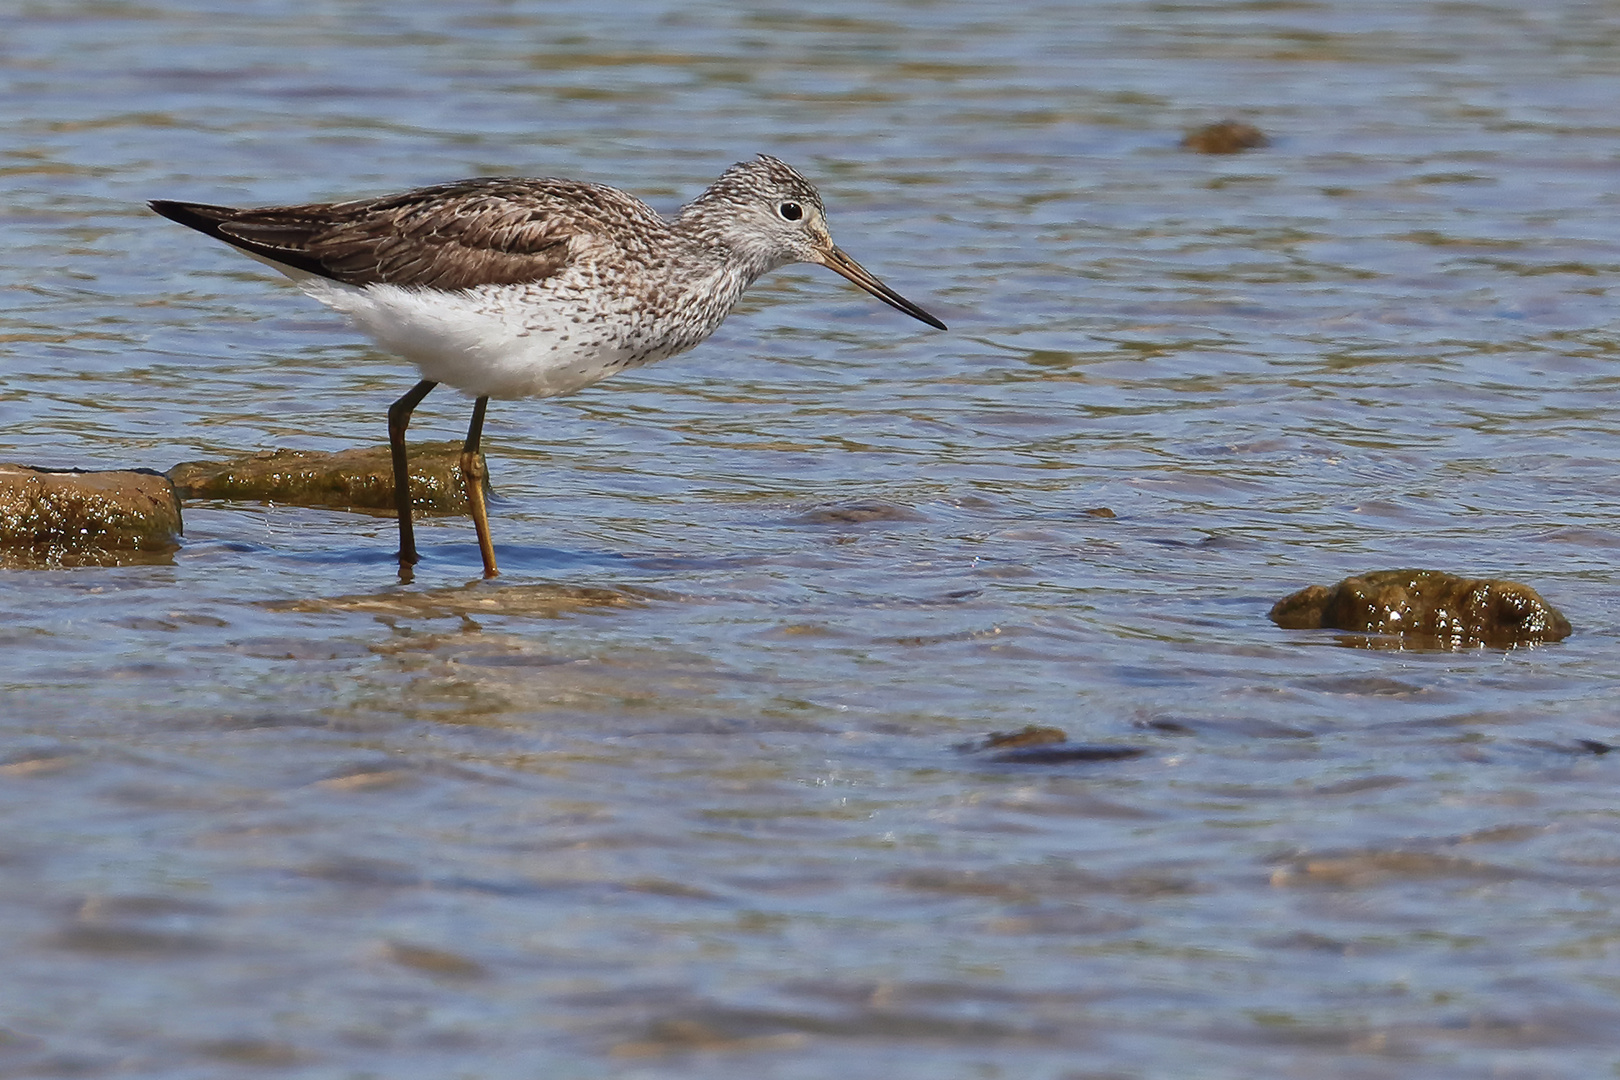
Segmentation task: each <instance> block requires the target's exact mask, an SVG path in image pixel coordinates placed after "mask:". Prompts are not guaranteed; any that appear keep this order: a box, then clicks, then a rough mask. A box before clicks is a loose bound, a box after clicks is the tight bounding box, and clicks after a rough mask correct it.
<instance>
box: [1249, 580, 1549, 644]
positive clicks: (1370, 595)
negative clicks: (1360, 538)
mask: <svg viewBox="0 0 1620 1080" xmlns="http://www.w3.org/2000/svg"><path fill="white" fill-rule="evenodd" d="M1271 621H1272V622H1274V623H1276V624H1277V625H1278V626H1280V627H1282V628H1284V629H1285V630H1317V629H1324V628H1326V629H1335V630H1350V631H1354V632H1357V633H1365V634H1389V635H1399V636H1400V637H1402V638H1404V639H1406V640H1407V641H1409V642H1410V643H1411V644H1415V645H1420V646H1427V647H1440V648H1471V647H1473V646H1476V645H1491V646H1496V647H1507V646H1512V645H1528V644H1534V643H1538V642H1544V641H1558V640H1561V639H1562V638H1565V637H1568V636H1569V633H1570V626H1569V620H1568V619H1566V618H1564V616H1563V614H1562V613H1561V612H1559V610H1558V609H1557V608H1555V607H1553V606H1552V605H1551V604H1549V603H1547V601H1545V600H1543V599H1542V598H1541V596H1540V595H1539V594H1537V592H1536V591H1535V590H1534V589H1532V588H1530V587H1529V586H1528V585H1520V584H1519V583H1518V582H1516V581H1500V580H1496V579H1494V578H1464V577H1457V576H1456V575H1455V574H1446V573H1442V572H1440V571H1438V570H1376V571H1372V572H1370V573H1366V574H1360V575H1357V576H1356V577H1348V578H1345V579H1344V580H1343V581H1341V582H1339V583H1338V584H1337V585H1334V586H1331V587H1329V586H1326V585H1312V586H1310V587H1309V588H1305V589H1301V590H1300V591H1299V592H1296V593H1293V594H1292V595H1290V596H1285V597H1283V598H1282V599H1281V600H1279V601H1277V603H1276V604H1275V605H1273V606H1272V609H1271Z"/></svg>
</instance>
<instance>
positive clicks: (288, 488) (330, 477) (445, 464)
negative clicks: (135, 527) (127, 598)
mask: <svg viewBox="0 0 1620 1080" xmlns="http://www.w3.org/2000/svg"><path fill="white" fill-rule="evenodd" d="M480 457H481V455H480ZM410 465H411V502H412V505H414V506H415V508H416V512H417V513H418V514H465V513H466V512H467V492H466V489H465V487H464V485H463V483H462V477H461V443H459V442H440V443H421V444H418V445H413V446H412V447H411V452H410ZM484 471H485V473H486V474H487V472H488V470H487V469H486V470H484ZM169 479H170V480H172V481H174V486H175V488H176V489H177V490H178V491H179V492H180V494H181V495H182V496H183V497H185V498H187V499H245V500H252V501H256V502H276V503H283V504H286V505H288V506H330V507H335V508H337V509H342V510H389V511H391V510H393V509H394V465H393V459H392V457H390V455H389V450H388V447H386V446H370V447H363V448H361V449H358V450H342V451H339V452H337V453H322V452H319V451H314V450H265V451H261V452H259V453H257V454H250V455H247V456H245V457H240V458H236V459H234V460H231V461H183V462H181V463H180V464H179V465H176V466H175V467H174V468H172V469H170V470H169ZM488 486H489V485H488V482H487V481H486V482H485V489H486V490H487V489H488Z"/></svg>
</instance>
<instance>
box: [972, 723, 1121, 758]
mask: <svg viewBox="0 0 1620 1080" xmlns="http://www.w3.org/2000/svg"><path fill="white" fill-rule="evenodd" d="M956 749H957V750H959V751H961V752H962V753H964V754H983V755H984V759H985V760H986V761H994V762H996V763H997V764H1001V765H1061V764H1065V763H1067V762H1071V761H1120V760H1123V759H1125V758H1133V757H1141V756H1142V755H1143V754H1145V753H1147V747H1145V746H1098V745H1093V744H1086V743H1072V742H1069V736H1068V735H1067V734H1065V733H1064V731H1063V729H1062V728H1055V727H1039V726H1037V725H1035V724H1031V725H1029V726H1028V727H1026V728H1024V729H1023V730H1022V731H993V732H991V733H990V734H989V735H986V736H985V737H984V738H982V739H974V740H972V741H970V742H965V743H959V744H958V745H957V747H956ZM991 751H994V752H993V753H992V752H991Z"/></svg>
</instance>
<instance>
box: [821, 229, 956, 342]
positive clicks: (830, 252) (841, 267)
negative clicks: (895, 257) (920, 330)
mask: <svg viewBox="0 0 1620 1080" xmlns="http://www.w3.org/2000/svg"><path fill="white" fill-rule="evenodd" d="M822 258H823V261H822V264H821V265H822V266H825V267H826V268H827V269H829V270H832V271H833V272H835V273H839V274H842V275H844V276H845V277H847V278H849V280H851V281H853V282H854V283H855V284H857V285H859V286H860V287H861V288H863V289H865V290H866V291H867V292H869V293H871V294H872V295H873V296H875V297H877V298H878V299H879V300H881V301H883V302H884V303H885V304H888V305H889V306H890V307H892V308H894V309H895V310H896V311H903V312H905V313H906V314H907V315H910V316H911V317H912V318H913V319H917V320H918V321H920V322H925V323H927V324H928V325H929V326H932V327H933V328H934V329H936V330H944V329H946V326H945V324H944V323H942V322H940V321H939V320H938V319H936V318H934V317H933V316H932V315H930V314H928V312H926V311H924V310H923V309H922V308H920V307H918V306H917V305H916V304H913V303H912V302H911V301H910V300H907V299H906V298H905V297H903V296H901V295H900V294H899V293H897V292H895V291H894V290H893V289H891V288H889V287H888V286H887V285H885V284H883V282H881V281H879V280H878V279H877V278H875V277H873V276H872V275H871V274H870V273H869V272H868V271H867V269H866V267H864V266H862V265H861V264H860V263H858V262H856V261H855V260H854V259H852V258H850V257H849V256H848V255H845V254H844V252H843V250H842V249H840V248H837V247H832V248H828V249H827V251H826V252H825V253H824V255H823V256H822Z"/></svg>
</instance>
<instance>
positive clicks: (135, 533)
mask: <svg viewBox="0 0 1620 1080" xmlns="http://www.w3.org/2000/svg"><path fill="white" fill-rule="evenodd" d="M182 531H183V530H182V527H181V520H180V500H179V498H177V497H176V495H175V491H174V485H172V484H170V483H169V480H168V478H167V477H165V476H164V475H163V474H162V473H157V472H152V471H151V470H149V469H127V470H126V469H120V470H108V471H103V472H92V471H87V470H84V469H36V468H33V467H31V466H28V465H7V464H0V546H3V547H5V548H6V549H8V550H16V551H24V552H34V553H36V554H37V555H38V556H39V558H38V559H30V560H27V561H29V562H40V563H52V562H68V563H77V562H84V561H87V560H88V561H92V562H95V561H104V560H103V559H102V555H103V554H105V553H117V552H131V551H158V552H167V551H172V550H173V549H174V548H175V547H176V546H178V545H179V543H180V535H181V532H182ZM9 561H12V560H8V562H9ZM114 561H117V560H116V559H115V560H114Z"/></svg>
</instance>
